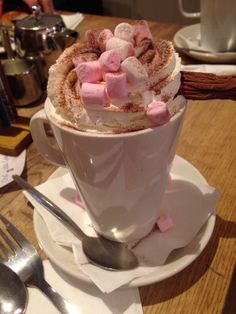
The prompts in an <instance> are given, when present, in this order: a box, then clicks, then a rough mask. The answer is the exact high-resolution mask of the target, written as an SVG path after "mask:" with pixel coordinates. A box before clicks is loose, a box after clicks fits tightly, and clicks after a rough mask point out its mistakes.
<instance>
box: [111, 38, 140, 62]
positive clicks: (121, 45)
mask: <svg viewBox="0 0 236 314" xmlns="http://www.w3.org/2000/svg"><path fill="white" fill-rule="evenodd" d="M111 49H117V51H118V52H119V55H120V59H121V61H123V60H125V59H126V58H127V57H130V56H133V55H134V47H133V44H132V43H130V42H128V41H125V40H123V39H120V38H116V37H112V38H110V39H108V41H107V43H106V50H111Z"/></svg>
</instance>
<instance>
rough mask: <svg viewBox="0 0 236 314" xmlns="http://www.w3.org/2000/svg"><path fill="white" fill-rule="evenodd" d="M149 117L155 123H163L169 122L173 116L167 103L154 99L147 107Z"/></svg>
mask: <svg viewBox="0 0 236 314" xmlns="http://www.w3.org/2000/svg"><path fill="white" fill-rule="evenodd" d="M146 115H147V118H148V119H149V120H150V121H152V122H153V123H154V124H155V125H162V124H165V123H166V122H168V121H169V120H170V118H171V114H170V111H169V109H168V107H167V105H166V103H164V102H162V101H157V100H154V101H153V102H152V103H151V104H149V105H148V107H147V112H146Z"/></svg>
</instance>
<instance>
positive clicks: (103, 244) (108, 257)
mask: <svg viewBox="0 0 236 314" xmlns="http://www.w3.org/2000/svg"><path fill="white" fill-rule="evenodd" d="M12 177H13V179H14V180H15V182H16V183H17V184H18V185H19V186H20V187H21V188H23V189H24V190H26V191H27V192H28V193H30V195H31V196H32V197H33V198H34V199H35V200H36V201H37V202H39V203H40V204H41V205H42V206H43V207H44V208H46V209H47V210H48V211H49V212H50V213H51V214H52V215H54V216H55V217H56V218H58V219H59V220H60V221H61V222H62V223H63V224H64V225H65V226H66V227H67V228H68V229H69V230H70V231H71V232H72V233H73V234H74V235H75V236H77V237H78V238H79V239H80V240H81V242H82V247H83V250H84V253H85V254H86V256H87V257H88V258H89V259H90V261H91V262H92V263H94V264H96V265H98V266H100V267H102V268H105V269H109V270H127V269H133V268H135V267H137V266H138V259H137V257H136V256H135V255H134V253H133V252H132V251H131V250H129V249H128V248H127V247H125V245H124V244H122V243H119V242H115V241H111V240H108V239H106V238H103V237H102V236H99V235H98V237H89V236H87V235H86V234H85V233H84V232H83V231H82V230H81V229H80V228H79V227H78V225H76V224H75V223H74V221H73V220H72V219H71V218H70V217H69V216H68V215H67V214H66V213H65V212H64V211H62V210H61V209H60V208H59V207H58V206H57V205H56V204H54V203H53V202H52V201H50V200H49V199H48V198H47V197H46V196H44V195H43V194H42V193H40V192H39V191H38V190H36V189H35V188H34V187H33V186H31V185H30V184H29V183H28V182H26V181H25V180H24V179H23V178H21V177H20V176H18V175H13V176H12Z"/></svg>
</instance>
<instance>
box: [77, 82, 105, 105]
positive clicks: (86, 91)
mask: <svg viewBox="0 0 236 314" xmlns="http://www.w3.org/2000/svg"><path fill="white" fill-rule="evenodd" d="M80 95H81V99H82V102H83V104H84V105H85V106H91V105H92V106H106V105H107V103H108V96H107V91H106V86H105V85H104V84H93V83H83V84H82V86H81V94H80Z"/></svg>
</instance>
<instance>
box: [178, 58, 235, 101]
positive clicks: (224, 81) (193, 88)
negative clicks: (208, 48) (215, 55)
mask: <svg viewBox="0 0 236 314" xmlns="http://www.w3.org/2000/svg"><path fill="white" fill-rule="evenodd" d="M181 71H182V75H181V86H180V90H179V93H180V94H181V95H183V96H185V97H186V98H187V99H198V100H204V99H232V100H236V65H223V64H216V65H213V64H195V65H193V64H192V65H182V66H181Z"/></svg>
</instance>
